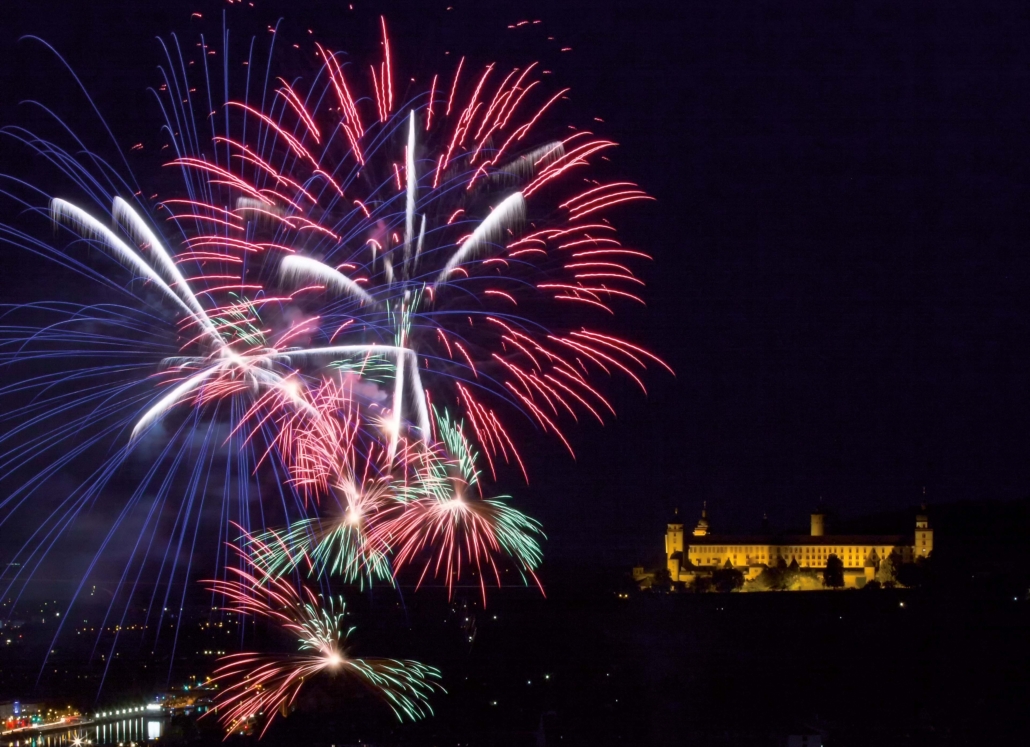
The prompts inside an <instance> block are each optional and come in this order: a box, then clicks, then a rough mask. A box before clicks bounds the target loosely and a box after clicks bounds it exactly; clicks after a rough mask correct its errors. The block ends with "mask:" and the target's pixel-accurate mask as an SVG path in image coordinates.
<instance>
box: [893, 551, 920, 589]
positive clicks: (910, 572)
mask: <svg viewBox="0 0 1030 747" xmlns="http://www.w3.org/2000/svg"><path fill="white" fill-rule="evenodd" d="M926 567H927V562H926V561H924V560H922V558H920V560H919V561H917V562H915V563H904V564H902V565H901V566H900V567H899V568H898V574H897V579H898V583H899V584H901V585H902V586H907V587H908V588H910V589H911V588H916V587H919V586H922V585H923V584H924V583H925V582H926Z"/></svg>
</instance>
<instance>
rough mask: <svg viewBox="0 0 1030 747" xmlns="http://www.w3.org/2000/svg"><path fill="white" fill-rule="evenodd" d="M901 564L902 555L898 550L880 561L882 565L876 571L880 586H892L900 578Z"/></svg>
mask: <svg viewBox="0 0 1030 747" xmlns="http://www.w3.org/2000/svg"><path fill="white" fill-rule="evenodd" d="M900 565H901V557H900V556H899V555H898V554H897V553H896V552H891V554H890V555H888V556H887V557H886V558H884V559H883V560H881V561H880V567H879V568H878V569H877V571H876V580H877V581H879V582H880V586H883V587H886V588H888V589H889V588H891V587H893V586H894V584H895V583H896V582H897V580H898V567H899V566H900Z"/></svg>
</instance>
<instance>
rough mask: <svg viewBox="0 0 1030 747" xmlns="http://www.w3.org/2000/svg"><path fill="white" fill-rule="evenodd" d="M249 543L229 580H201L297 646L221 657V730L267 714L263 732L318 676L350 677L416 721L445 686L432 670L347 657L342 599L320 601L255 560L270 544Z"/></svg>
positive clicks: (218, 679) (400, 715)
mask: <svg viewBox="0 0 1030 747" xmlns="http://www.w3.org/2000/svg"><path fill="white" fill-rule="evenodd" d="M248 544H249V545H250V546H251V549H252V550H253V552H251V553H246V552H239V551H238V552H239V556H240V558H241V559H242V560H243V561H244V564H243V567H242V568H232V569H230V572H231V573H232V574H233V576H234V578H232V579H229V580H212V581H207V582H206V583H207V584H208V585H209V586H210V588H211V589H212V590H213V591H215V592H216V593H218V594H220V595H222V596H223V597H224V598H225V599H226V600H228V607H227V609H228V610H230V611H232V612H237V613H239V614H241V615H247V616H251V617H259V618H262V619H265V620H268V621H270V622H271V623H272V624H273V625H274V626H276V627H277V628H279V629H280V630H282V631H283V632H285V633H286V634H287V635H289V636H290V637H292V638H295V639H296V642H297V651H296V652H294V653H289V654H267V653H256V652H253V653H252V652H241V653H236V654H230V655H228V656H223V657H222V658H221V659H219V666H218V668H217V669H216V670H215V673H214V677H213V680H214V681H216V682H218V683H219V684H220V685H221V690H220V692H219V694H218V697H217V700H216V704H217V706H218V709H219V720H220V722H221V723H222V724H223V726H224V727H225V728H226V730H227V731H232V730H233V729H234V728H236V727H237V725H238V724H240V723H242V722H244V721H246V720H247V719H249V718H253V717H254V716H255V715H256V714H266V715H267V716H268V718H267V720H266V722H265V726H264V728H263V729H262V732H261V733H262V734H264V732H265V731H266V730H267V729H268V727H269V726H270V725H271V723H272V721H273V720H274V718H275V715H276V714H277V713H278V712H280V711H282V710H285V709H286V708H288V707H289V706H290V705H291V704H292V703H293V702H294V700H295V699H296V698H297V695H298V694H299V693H300V691H301V688H302V687H303V685H304V683H305V682H306V681H307V680H310V679H311V678H312V677H315V676H319V675H321V676H342V677H350V678H353V679H354V680H355V681H357V682H359V683H361V684H362V685H364V686H366V687H368V688H370V689H371V690H372V691H373V692H374V693H375V694H376V695H377V696H379V697H380V698H381V699H382V700H383V701H384V702H386V703H387V704H388V705H389V707H390V708H391V710H392V711H393V713H394V715H395V716H396V717H397V718H398V719H399V720H402V721H403V720H404V719H410V720H412V721H414V720H417V719H419V718H423V717H425V716H427V715H430V714H431V713H432V709H431V708H430V706H429V702H428V697H429V696H430V695H431V694H432V693H433V692H434V691H436V690H440V691H442V690H443V688H442V687H440V685H439V684H437V680H439V678H440V673H439V672H438V671H437V670H436V669H434V668H433V667H429V666H426V665H424V664H421V663H419V662H417V661H410V660H397V659H369V658H354V657H352V656H350V654H349V652H348V648H347V639H348V637H349V636H350V634H351V633H352V632H353V630H354V629H353V628H350V629H346V627H345V624H344V616H345V608H344V603H343V600H342V599H339V600H334V599H332V598H329V599H325V598H323V597H322V596H320V595H318V594H316V593H315V592H313V591H312V590H311V589H310V588H308V587H307V586H305V585H304V584H297V583H295V582H293V581H292V580H288V579H286V578H284V577H282V576H280V575H277V574H276V573H274V572H273V571H272V570H271V569H269V568H268V567H267V565H266V564H265V563H264V562H263V561H262V560H261V559H262V558H267V557H270V556H272V555H273V554H274V552H273V550H272V549H271V548H269V547H268V546H266V545H265V544H264V543H263V542H261V541H260V540H257V539H253V538H248Z"/></svg>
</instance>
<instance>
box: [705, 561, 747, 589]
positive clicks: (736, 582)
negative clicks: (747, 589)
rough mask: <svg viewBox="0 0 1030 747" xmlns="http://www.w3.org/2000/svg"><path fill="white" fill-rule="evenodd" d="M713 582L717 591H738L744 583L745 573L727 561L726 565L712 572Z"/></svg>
mask: <svg viewBox="0 0 1030 747" xmlns="http://www.w3.org/2000/svg"><path fill="white" fill-rule="evenodd" d="M712 584H713V585H714V586H715V590H716V591H721V592H723V593H726V592H730V591H736V590H737V589H739V588H741V587H742V586H743V585H744V574H743V573H741V572H740V571H738V570H737V569H736V568H734V567H733V566H732V565H730V563H729V561H727V562H726V567H724V568H721V569H719V570H718V571H716V572H715V573H713V574H712Z"/></svg>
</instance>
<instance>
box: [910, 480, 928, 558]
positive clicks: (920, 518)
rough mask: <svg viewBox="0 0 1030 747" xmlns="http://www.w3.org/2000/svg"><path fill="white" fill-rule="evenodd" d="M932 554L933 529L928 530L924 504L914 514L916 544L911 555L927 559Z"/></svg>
mask: <svg viewBox="0 0 1030 747" xmlns="http://www.w3.org/2000/svg"><path fill="white" fill-rule="evenodd" d="M923 495H924V496H925V495H926V488H923ZM932 552H933V529H931V528H930V518H929V516H927V513H926V504H925V503H924V504H923V505H922V506H921V507H920V509H919V513H918V514H916V543H915V547H914V548H913V552H912V554H913V555H914V556H915V557H916V558H917V559H918V558H927V557H929V556H930V553H932Z"/></svg>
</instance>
